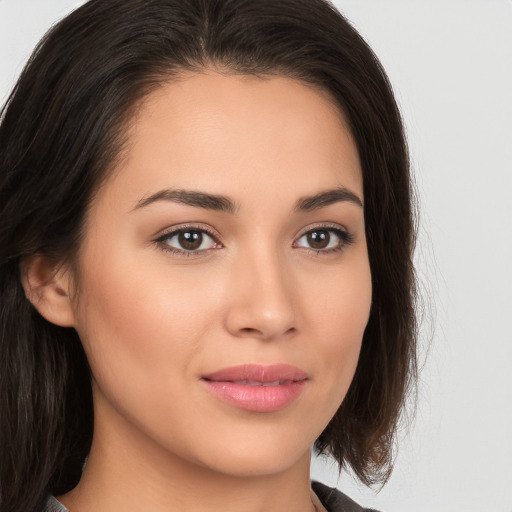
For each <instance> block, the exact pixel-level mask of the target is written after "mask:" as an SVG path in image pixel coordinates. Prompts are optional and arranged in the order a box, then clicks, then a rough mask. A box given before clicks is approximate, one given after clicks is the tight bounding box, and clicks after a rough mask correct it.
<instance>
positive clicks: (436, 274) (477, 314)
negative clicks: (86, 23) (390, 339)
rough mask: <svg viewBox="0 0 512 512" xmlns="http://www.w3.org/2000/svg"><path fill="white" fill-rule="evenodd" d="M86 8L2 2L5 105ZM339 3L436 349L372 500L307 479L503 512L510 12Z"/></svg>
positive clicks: (483, 6) (428, 509)
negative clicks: (409, 205)
mask: <svg viewBox="0 0 512 512" xmlns="http://www.w3.org/2000/svg"><path fill="white" fill-rule="evenodd" d="M81 3H82V2H81V1H76V0H75V1H73V0H0V98H5V97H6V95H7V93H8V91H9V89H10V88H11V87H12V85H13V83H14V80H15V77H16V76H17V74H18V73H19V72H20V71H21V67H22V64H23V62H24V61H25V60H26V58H27V57H28V56H29V54H30V51H31V49H32V48H33V47H34V45H35V44H36V42H37V41H38V40H39V38H40V37H41V36H42V35H43V33H44V32H45V31H46V29H47V28H48V27H49V26H50V25H51V24H52V23H53V22H54V21H55V20H57V19H58V18H60V17H61V16H63V15H64V14H66V13H67V12H69V10H71V9H72V8H74V7H77V6H78V5H80V4H81ZM336 5H337V6H338V7H339V8H340V10H341V11H342V12H344V13H345V15H346V16H347V17H348V18H349V19H350V20H351V21H352V22H353V23H354V25H355V26H356V27H357V28H358V29H359V30H360V32H361V33H362V34H363V35H364V36H365V37H366V38H367V40H368V41H369V43H370V44H371V46H372V47H373V48H374V50H375V52H376V53H377V55H378V56H379V57H380V59H381V60H382V62H383V64H384V67H385V68H386V69H387V71H388V73H389V76H390V78H391V82H392V83H393V86H394V88H395V90H396V94H397V97H398V100H399V103H400V105H401V108H402V111H403V113H404V117H405V121H406V124H407V128H408V133H409V139H410V147H411V156H412V161H413V166H414V170H415V173H416V180H417V186H418V190H419V193H420V199H421V209H422V213H421V231H420V240H419V249H418V252H417V263H418V271H419V276H420V278H421V280H422V282H423V288H424V290H425V293H426V295H427V296H429V297H430V307H431V309H432V310H433V316H432V315H430V313H429V312H428V311H427V318H426V321H425V322H424V324H423V329H422V332H423V339H424V340H428V339H429V338H432V342H431V347H430V354H429V357H428V359H427V362H426V364H425V366H424V370H423V372H422V376H421V381H420V386H419V406H418V411H417V417H416V421H415V422H414V423H413V426H412V428H411V429H410V431H409V433H408V434H405V433H404V434H403V435H402V440H401V443H400V449H399V452H398V457H397V460H396V467H395V472H394V474H393V476H392V478H391V480H390V481H389V483H388V484H387V486H386V487H384V489H383V490H382V491H381V492H380V493H378V494H375V493H374V492H372V491H369V490H367V489H365V488H363V487H362V486H358V485H357V484H356V483H355V482H354V481H353V480H352V479H351V478H350V477H349V476H347V475H342V476H341V478H338V475H337V470H336V468H335V467H334V466H333V465H332V464H331V463H329V462H322V461H315V462H314V464H313V470H312V471H313V476H314V478H317V479H320V480H323V481H324V482H326V483H331V484H332V485H338V486H339V487H340V488H342V489H343V490H344V491H346V492H348V494H351V495H352V496H353V497H354V498H355V499H356V500H358V501H360V502H361V503H364V504H366V505H367V506H372V507H375V508H378V509H381V510H383V511H389V512H406V511H407V512H411V511H415V512H434V511H435V512H444V511H446V512H452V511H464V512H472V511H475V512H477V511H478V512H490V511H493V512H512V439H511V435H512V376H511V367H512V333H511V332H512V330H511V317H512V291H511V290H512V271H511V261H512V206H511V204H512V202H511V193H512V177H511V176H512V100H511V94H512V93H511V91H512V1H510V0H430V1H427V0H338V1H337V2H336ZM427 310H428V304H427ZM429 316H430V318H432V319H431V320H429ZM432 330H433V332H434V334H433V336H431V332H432ZM425 347H426V344H425V343H424V344H423V351H425Z"/></svg>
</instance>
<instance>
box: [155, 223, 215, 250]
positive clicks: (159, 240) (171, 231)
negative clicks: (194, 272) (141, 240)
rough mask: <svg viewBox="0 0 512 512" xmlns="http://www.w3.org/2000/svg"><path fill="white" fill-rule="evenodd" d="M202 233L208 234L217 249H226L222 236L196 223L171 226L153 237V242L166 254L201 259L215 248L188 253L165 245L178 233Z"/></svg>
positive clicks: (208, 227)
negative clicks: (166, 241) (188, 231)
mask: <svg viewBox="0 0 512 512" xmlns="http://www.w3.org/2000/svg"><path fill="white" fill-rule="evenodd" d="M187 230H190V231H200V232H202V233H206V235H208V236H209V237H211V238H212V239H213V240H214V242H215V244H216V247H215V249H220V248H222V247H224V244H223V242H222V237H221V236H220V234H219V233H218V232H217V231H216V230H214V229H213V228H211V227H210V226H207V225H204V224H200V223H198V224H195V223H185V224H177V225H175V226H169V227H167V228H165V229H164V230H162V231H160V232H158V233H157V234H156V235H155V236H154V237H153V242H154V243H156V244H158V245H159V246H160V249H161V250H163V251H166V252H171V253H174V254H178V255H183V256H187V257H200V256H204V255H205V254H206V253H208V252H209V251H211V250H212V249H214V248H209V249H199V250H193V251H187V250H185V249H178V248H176V247H172V246H171V245H169V244H165V240H167V239H169V238H172V237H173V236H175V235H177V234H178V233H180V232H182V231H187Z"/></svg>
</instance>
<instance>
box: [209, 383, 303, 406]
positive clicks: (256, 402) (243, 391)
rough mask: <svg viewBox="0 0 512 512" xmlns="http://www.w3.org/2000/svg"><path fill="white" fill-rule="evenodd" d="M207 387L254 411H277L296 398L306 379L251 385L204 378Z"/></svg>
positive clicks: (222, 396)
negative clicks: (273, 384) (272, 384)
mask: <svg viewBox="0 0 512 512" xmlns="http://www.w3.org/2000/svg"><path fill="white" fill-rule="evenodd" d="M203 382H204V384H205V385H206V387H207V388H208V389H209V390H210V391H212V392H213V393H214V394H215V395H217V396H218V397H219V398H221V399H222V400H223V401H224V402H227V403H228V404H231V405H234V406H235V407H238V408H239V409H245V410H248V411H254V412H275V411H279V410H280V409H283V408H285V407H286V406H287V405H289V404H291V403H292V402H293V401H294V400H296V399H297V398H298V397H299V395H300V394H301V393H302V390H303V389H304V385H305V384H306V380H305V379H304V380H299V381H293V382H290V383H287V384H280V385H278V386H249V385H246V384H237V383H235V382H229V381H211V380H203Z"/></svg>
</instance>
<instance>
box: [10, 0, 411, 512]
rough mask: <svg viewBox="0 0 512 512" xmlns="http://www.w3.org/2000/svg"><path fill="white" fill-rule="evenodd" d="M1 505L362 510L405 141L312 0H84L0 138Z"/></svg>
mask: <svg viewBox="0 0 512 512" xmlns="http://www.w3.org/2000/svg"><path fill="white" fill-rule="evenodd" d="M0 169H1V176H0V225H1V228H0V247H1V249H0V251H1V253H0V254H1V256H0V281H1V284H0V290H1V291H0V293H1V308H0V309H1V315H2V316H1V321H0V322H1V326H2V331H1V342H0V346H1V360H2V373H1V376H0V379H1V397H2V398H1V400H2V405H1V408H2V416H1V420H0V421H1V427H0V432H1V436H2V438H1V443H0V444H1V450H2V451H1V457H0V475H1V477H0V489H1V493H2V494H1V510H2V511H3V512H11V511H21V510H23V511H29V510H60V511H63V510H66V509H69V510H70V511H71V512H87V511H89V510H100V509H101V510H105V511H115V510H123V511H130V510H140V509H141V508H144V509H145V510H146V509H151V510H154V511H160V510H187V511H195V510H211V511H215V510H223V511H225V510H244V511H253V510H254V511H256V510H265V511H273V510H294V511H298V512H302V511H304V512H305V511H313V510H316V511H321V510H330V511H336V510H362V509H360V508H359V507H358V506H357V505H356V504H355V503H353V502H352V501H351V500H349V498H347V497H346V496H344V495H343V494H341V493H339V492H338V491H332V490H330V489H327V488H325V487H324V486H322V485H321V484H316V483H314V484H313V489H311V485H310V482H309V462H310V448H311V446H312V445H314V446H315V447H316V449H317V450H318V451H319V452H324V453H330V454H332V455H333V456H334V458H335V459H336V460H337V461H338V463H339V465H340V467H341V468H342V467H345V466H350V467H351V468H352V469H353V470H354V471H355V473H356V474H357V475H358V477H359V478H360V479H361V480H362V481H363V482H365V483H367V484H371V483H374V482H384V481H385V480H386V478H387V477H388V476H389V473H390V471H391V462H392V453H391V448H392V443H393V435H394V431H395V429H396V425H397V421H398V417H399V414H400V411H401V409H402V406H403V403H404V399H405V395H406V393H407V391H408V389H409V386H410V384H411V382H412V381H413V378H414V375H415V321H414V309H413V299H414V286H413V285H414V279H413V270H412V263H411V256H412V248H413V241H414V229H413V218H412V213H411V191H410V184H409V167H408V159H407V150H406V145H405V139H404V134H403V128H402V124H401V119H400V115H399V112H398V109H397V107H396V104H395V101H394V99H393V95H392V92H391V89H390V86H389V83H388V81H387V79H386V76H385V73H384V71H383V70H382V68H381V66H380V64H379V63H378V61H377V59H376V57H375V56H374V55H373V53H372V52H371V50H370V49H369V48H368V46H367V45H366V43H365V42H364V41H363V40H362V38H361V37H360V36H359V35H358V34H357V33H356V31H355V30H354V29H353V28H352V27H351V26H350V25H349V24H348V22H347V21H346V20H345V19H344V18H343V17H342V16H341V15H340V14H339V13H338V12H337V11H335V10H334V9H333V8H332V7H331V6H330V5H329V4H327V3H326V2H325V1H323V0H307V1H297V0H279V1H276V0H256V1H255V0H190V1H188V2H181V1H180V0H150V1H147V0H145V1H141V0H108V1H105V0H92V1H90V2H87V3H86V4H85V5H83V6H82V7H80V8H79V9H77V10H76V11H74V12H73V13H71V14H70V15H69V16H68V17H67V18H65V19H64V20H63V21H62V22H60V23H59V24H58V25H57V26H56V27H54V28H53V29H52V30H51V31H50V33H49V34H47V36H46V37H45V38H44V39H43V41H42V42H41V43H40V45H39V46H38V47H37V49H36V51H35V53H34V55H33V57H32V58H31V60H30V62H29V64H28V65H27V67H26V69H25V70H24V71H23V73H22V75H21V77H20V79H19V81H18V84H17V85H16V87H15V89H14V91H13V93H12V95H11V97H10V98H9V100H8V102H7V105H6V107H5V109H4V111H3V118H2V124H1V128H0Z"/></svg>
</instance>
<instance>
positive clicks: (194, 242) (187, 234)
mask: <svg viewBox="0 0 512 512" xmlns="http://www.w3.org/2000/svg"><path fill="white" fill-rule="evenodd" d="M178 241H179V243H180V245H181V247H183V249H186V250H188V251H195V250H196V249H199V247H201V244H202V243H203V234H202V233H201V232H200V231H182V232H181V233H180V234H179V235H178Z"/></svg>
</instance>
